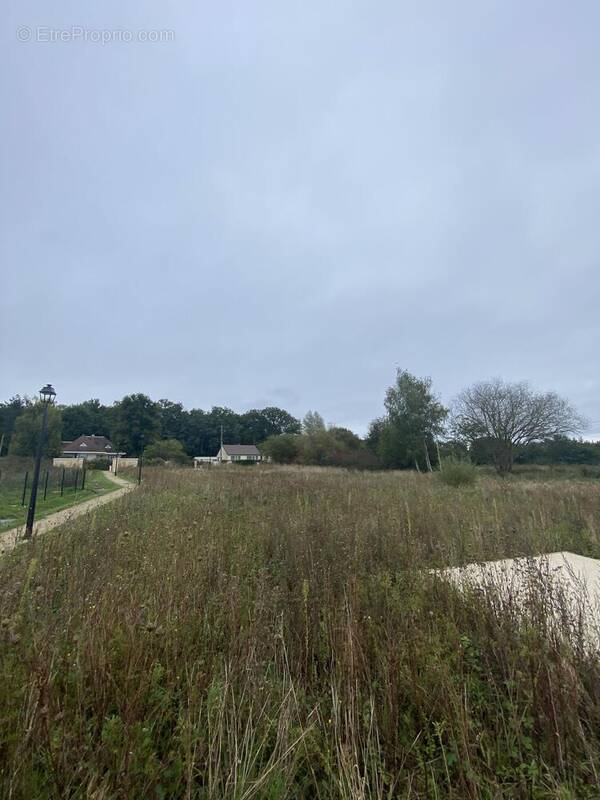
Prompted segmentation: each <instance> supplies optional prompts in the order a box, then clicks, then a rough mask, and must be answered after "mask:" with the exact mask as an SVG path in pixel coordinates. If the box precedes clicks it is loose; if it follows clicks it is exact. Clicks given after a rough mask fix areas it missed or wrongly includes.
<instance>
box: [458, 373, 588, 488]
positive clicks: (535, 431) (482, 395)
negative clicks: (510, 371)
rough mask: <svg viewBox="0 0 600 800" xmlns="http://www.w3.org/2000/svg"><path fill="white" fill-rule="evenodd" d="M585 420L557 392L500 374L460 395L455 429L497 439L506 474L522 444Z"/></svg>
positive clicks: (497, 459)
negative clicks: (512, 379) (514, 381)
mask: <svg viewBox="0 0 600 800" xmlns="http://www.w3.org/2000/svg"><path fill="white" fill-rule="evenodd" d="M584 426H585V420H584V419H583V418H582V417H581V416H580V415H579V414H577V412H576V411H575V410H574V409H573V407H572V406H571V405H570V404H569V403H568V401H567V400H564V399H563V398H562V397H559V395H557V394H556V393H555V392H535V391H533V389H531V388H530V386H529V385H528V384H527V383H506V382H505V381H503V380H501V379H500V378H494V379H492V380H489V381H482V382H480V383H476V384H474V385H473V386H471V387H470V388H468V389H465V390H464V391H463V392H462V393H461V394H460V395H459V396H458V398H457V400H456V403H455V407H454V413H453V428H454V430H455V432H456V434H457V436H459V437H460V438H462V439H463V440H464V441H467V442H474V441H476V440H478V439H487V440H491V442H492V447H491V451H492V459H493V463H494V465H495V467H496V469H497V471H498V472H499V473H501V474H504V473H507V472H510V471H511V470H512V467H513V463H514V459H515V455H516V452H517V450H518V448H519V447H520V446H522V445H525V444H530V443H532V442H539V441H544V440H547V439H551V438H552V437H557V436H564V435H565V434H567V433H575V432H577V431H579V430H582V429H583V427H584Z"/></svg>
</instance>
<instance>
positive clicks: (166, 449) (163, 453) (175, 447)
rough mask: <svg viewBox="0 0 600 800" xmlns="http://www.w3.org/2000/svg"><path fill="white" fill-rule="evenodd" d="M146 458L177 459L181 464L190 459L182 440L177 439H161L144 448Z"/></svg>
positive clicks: (150, 459)
mask: <svg viewBox="0 0 600 800" xmlns="http://www.w3.org/2000/svg"><path fill="white" fill-rule="evenodd" d="M144 458H146V459H148V461H156V460H159V459H161V460H162V461H176V462H178V463H180V464H183V463H185V462H186V461H187V460H188V456H187V454H186V452H185V450H184V447H183V445H182V444H181V442H179V441H177V439H159V440H158V441H156V442H153V443H152V444H149V445H148V447H145V448H144Z"/></svg>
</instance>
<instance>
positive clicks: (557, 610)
mask: <svg viewBox="0 0 600 800" xmlns="http://www.w3.org/2000/svg"><path fill="white" fill-rule="evenodd" d="M435 572H436V574H438V575H440V576H441V577H443V578H446V579H448V580H450V581H452V582H453V583H455V584H457V585H458V586H461V587H467V586H468V587H471V588H475V589H477V590H481V591H485V592H494V594H495V595H496V596H497V597H498V599H499V601H500V602H501V603H503V604H510V605H511V606H512V607H513V608H517V609H520V610H521V611H522V612H523V613H526V611H527V609H528V608H531V607H532V606H533V605H534V604H537V607H538V608H539V607H540V605H539V604H540V601H541V602H543V608H544V609H545V610H546V612H547V613H548V614H549V615H550V616H552V617H554V620H555V621H556V622H557V623H559V624H560V626H561V627H562V628H563V629H564V628H569V627H571V628H572V629H573V630H578V631H580V632H582V633H583V636H584V638H585V640H586V642H587V643H588V644H592V645H594V646H597V645H600V560H598V559H595V558H587V557H586V556H580V555H578V554H577V553H570V552H568V551H561V552H557V553H546V554H544V555H539V556H532V557H528V558H506V559H502V560H500V561H484V562H481V563H473V564H466V565H465V566H463V567H451V568H448V569H443V570H436V571H435Z"/></svg>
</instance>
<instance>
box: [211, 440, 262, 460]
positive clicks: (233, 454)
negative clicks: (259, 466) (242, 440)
mask: <svg viewBox="0 0 600 800" xmlns="http://www.w3.org/2000/svg"><path fill="white" fill-rule="evenodd" d="M217 459H218V461H220V462H221V464H229V463H231V462H232V461H260V459H261V455H260V450H259V449H258V447H257V446H256V445H255V444H222V445H221V449H220V450H219V452H218V453H217Z"/></svg>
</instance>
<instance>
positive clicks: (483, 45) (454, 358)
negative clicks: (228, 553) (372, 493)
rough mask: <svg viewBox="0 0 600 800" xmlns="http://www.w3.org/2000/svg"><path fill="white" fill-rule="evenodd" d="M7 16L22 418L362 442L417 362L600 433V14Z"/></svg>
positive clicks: (186, 5)
mask: <svg viewBox="0 0 600 800" xmlns="http://www.w3.org/2000/svg"><path fill="white" fill-rule="evenodd" d="M3 23H4V24H3V26H2V34H1V47H0V86H1V89H0V108H1V109H2V111H1V114H2V117H1V118H2V125H1V127H0V137H1V145H2V146H1V148H0V169H1V192H2V194H1V199H0V220H1V221H0V225H1V227H0V254H1V263H2V281H1V290H0V347H1V360H2V368H1V370H0V399H7V398H8V397H9V396H10V395H12V394H15V393H33V392H34V391H35V390H36V389H37V388H39V386H40V385H41V384H42V383H45V382H46V381H50V382H52V383H53V384H54V385H55V387H56V389H57V391H58V393H59V398H58V399H59V400H60V401H62V402H76V401H80V400H84V399H87V398H90V397H99V398H100V399H101V400H102V401H104V402H106V403H109V402H112V401H113V400H115V399H118V398H120V397H121V396H123V395H124V394H126V393H129V392H134V391H143V392H146V393H148V394H150V395H151V396H152V397H153V398H155V399H158V398H160V397H168V398H170V399H172V400H176V401H181V402H183V403H184V405H186V406H187V407H200V408H208V407H210V406H212V405H227V406H230V407H232V408H234V409H236V410H238V411H243V410H246V409H247V408H250V407H260V406H265V405H280V406H283V407H284V408H286V409H288V410H289V411H291V412H292V413H295V414H297V415H299V416H301V415H303V414H304V413H305V412H306V410H307V409H309V408H314V409H317V410H319V411H320V412H321V413H322V414H323V416H324V417H325V419H326V420H327V421H328V422H332V423H336V424H341V425H347V426H349V427H351V428H353V429H355V430H357V431H359V432H363V431H364V430H365V429H366V427H367V424H368V422H369V421H370V420H371V419H372V418H373V417H375V416H377V415H378V414H379V413H380V412H381V408H382V400H383V395H384V391H385V388H386V387H387V386H388V385H389V384H390V383H391V382H392V380H393V378H394V371H395V368H396V366H402V367H405V368H407V369H409V370H410V371H411V372H414V373H416V374H418V375H430V376H431V377H432V378H433V380H434V385H435V387H436V389H437V391H438V392H439V393H440V394H441V396H442V398H443V399H444V400H446V401H449V400H450V399H451V398H452V397H453V396H454V395H455V394H456V393H457V392H458V391H459V390H460V389H461V388H462V387H463V386H465V385H466V384H469V383H471V382H473V381H475V380H478V379H482V378H486V377H491V376H496V375H499V376H502V377H504V378H506V379H508V380H522V379H528V380H530V381H531V382H532V384H533V385H534V386H535V387H536V388H539V389H554V390H557V391H559V392H561V393H563V394H564V395H566V396H567V397H569V398H570V399H571V401H572V402H573V403H574V404H575V405H576V406H577V407H578V408H579V409H580V411H582V412H583V413H585V414H586V415H587V416H588V417H590V418H591V419H592V420H593V421H594V424H593V426H592V431H591V432H592V433H595V435H600V401H599V400H598V396H599V390H600V379H599V376H598V366H597V365H598V350H599V345H600V341H599V339H600V337H599V334H600V322H599V313H598V312H599V306H598V300H599V294H600V292H599V288H600V272H599V269H598V266H599V261H600V224H599V220H598V211H599V208H600V135H599V134H600V130H599V129H600V49H599V48H598V31H599V30H600V4H598V3H597V2H591V1H590V2H585V1H580V2H576V3H565V2H564V0H543V1H542V0H537V1H535V2H516V0H501V2H486V1H485V0H473V2H460V0H457V1H455V2H446V1H445V0H444V2H442V0H440V1H439V2H423V1H422V0H419V2H416V1H415V2H401V0H394V1H393V2H392V1H382V2H375V1H374V0H370V1H369V2H337V1H336V0H333V1H332V0H329V1H328V2H322V1H319V2H316V1H313V0H302V2H286V0H271V1H270V2H252V0H244V2H242V0H238V1H237V2H227V1H225V2H223V1H220V2H218V3H210V4H209V3H205V2H198V1H197V0H194V1H192V0H180V2H176V1H175V0H174V1H173V2H169V3H167V2H165V0H160V1H155V0H143V2H134V1H133V0H129V2H127V3H123V2H122V0H119V2H117V0H103V2H102V3H94V4H92V3H82V2H81V0H77V1H76V2H66V1H65V0H57V1H56V2H52V3H48V2H47V0H43V1H42V2H38V1H37V0H36V1H35V2H33V1H32V0H10V1H9V2H8V3H5V4H4V6H3ZM114 31H121V33H120V34H119V33H117V34H115V33H113V32H114ZM154 31H165V32H167V33H166V34H163V36H162V38H163V39H164V40H165V41H162V42H153V41H140V40H141V39H152V38H156V36H157V34H155V33H153V32H154ZM169 32H172V33H169ZM100 36H103V37H104V38H105V39H106V38H111V37H112V41H109V42H106V43H104V44H102V43H100V42H98V41H96V40H97V39H98V38H99V37H100ZM61 37H62V38H63V39H64V40H63V41H52V39H53V38H54V39H56V38H61ZM129 39H131V41H128V40H129ZM21 40H23V41H21Z"/></svg>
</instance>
